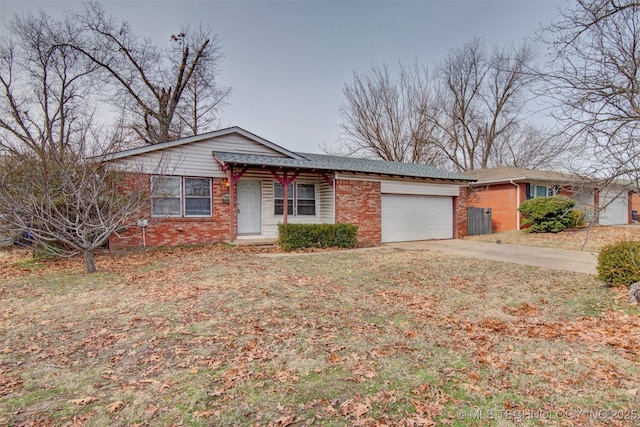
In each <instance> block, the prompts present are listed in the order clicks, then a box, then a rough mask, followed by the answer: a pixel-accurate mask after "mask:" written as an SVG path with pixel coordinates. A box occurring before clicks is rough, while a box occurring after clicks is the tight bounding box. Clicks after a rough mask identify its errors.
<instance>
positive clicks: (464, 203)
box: [453, 187, 470, 239]
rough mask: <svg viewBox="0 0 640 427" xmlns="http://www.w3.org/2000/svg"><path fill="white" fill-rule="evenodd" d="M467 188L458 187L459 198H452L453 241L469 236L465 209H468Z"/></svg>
mask: <svg viewBox="0 0 640 427" xmlns="http://www.w3.org/2000/svg"><path fill="white" fill-rule="evenodd" d="M469 191H470V190H469V188H467V187H460V196H459V197H454V198H453V215H454V218H453V221H454V228H453V230H454V235H453V238H454V239H462V238H463V237H464V236H466V235H467V234H469V230H468V221H467V217H468V215H467V208H468V207H469Z"/></svg>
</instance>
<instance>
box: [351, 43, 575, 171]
mask: <svg viewBox="0 0 640 427" xmlns="http://www.w3.org/2000/svg"><path fill="white" fill-rule="evenodd" d="M533 62H534V53H533V48H532V46H531V45H529V44H523V45H521V46H520V47H514V48H493V49H492V50H490V51H489V50H488V49H486V48H485V46H484V44H483V43H482V42H481V41H480V40H479V39H474V40H472V41H471V42H469V43H466V44H464V45H463V46H461V47H460V48H457V49H453V50H451V51H450V52H449V53H448V54H447V56H446V57H445V59H444V60H443V61H442V62H440V63H439V64H437V66H436V67H435V72H434V73H433V74H429V72H428V71H427V69H426V68H421V67H419V66H418V65H414V66H413V67H411V68H406V67H403V66H402V65H401V66H400V76H399V78H398V79H397V80H394V78H393V77H392V76H391V73H390V71H389V69H388V68H387V67H386V66H385V67H383V68H377V67H374V68H372V69H371V71H370V72H369V73H367V74H358V73H354V79H353V82H352V83H351V84H347V85H345V88H344V91H343V92H344V95H345V99H346V101H345V104H344V105H343V106H342V107H341V109H340V113H341V116H342V124H341V128H342V132H343V135H344V139H345V144H346V146H347V147H348V148H349V150H350V152H352V153H356V152H365V153H368V154H369V155H373V156H375V157H380V158H382V159H386V160H396V161H408V162H418V163H428V164H435V165H438V166H451V167H453V168H455V169H458V170H473V169H477V168H485V167H489V166H497V165H501V164H508V165H517V166H521V167H527V166H539V165H541V164H544V165H548V164H547V163H546V162H547V161H548V160H550V159H555V158H557V157H558V156H559V155H561V154H562V153H563V151H564V143H562V142H561V141H564V140H562V139H557V138H556V139H551V138H548V137H546V136H545V135H544V132H542V130H541V129H537V128H535V127H534V126H533V125H532V124H531V123H528V124H527V123H526V122H527V119H528V117H527V110H526V104H527V102H528V101H529V100H530V97H531V95H532V93H533V92H532V89H533V85H534V83H535V79H536V76H535V73H532V72H531V69H532V68H533ZM533 142H534V143H535V146H536V147H541V146H544V151H542V152H540V151H538V150H535V149H533V147H534V146H533V145H532V143H533Z"/></svg>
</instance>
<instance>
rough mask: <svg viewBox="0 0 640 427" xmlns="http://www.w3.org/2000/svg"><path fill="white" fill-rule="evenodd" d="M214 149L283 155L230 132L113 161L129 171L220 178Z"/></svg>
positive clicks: (223, 175)
mask: <svg viewBox="0 0 640 427" xmlns="http://www.w3.org/2000/svg"><path fill="white" fill-rule="evenodd" d="M214 151H226V152H232V153H242V154H259V155H263V156H264V155H267V156H276V157H284V155H283V154H282V153H279V152H277V151H275V150H273V149H271V148H269V147H267V146H265V145H262V144H260V143H258V142H256V141H253V140H251V139H249V138H246V137H244V136H242V135H239V134H231V135H225V136H220V137H218V138H210V139H207V140H203V141H196V142H192V143H189V144H184V145H179V146H176V147H172V148H167V149H165V150H158V151H150V152H148V153H144V154H138V155H134V156H130V157H126V158H122V159H119V160H117V161H115V162H114V164H116V165H118V166H119V167H121V168H122V169H126V170H129V171H132V172H142V173H149V174H162V175H180V176H202V177H215V178H224V177H226V175H225V173H224V172H223V171H222V167H221V166H220V164H219V163H218V162H217V161H216V160H215V159H214V158H213V152H214ZM159 165H160V166H159Z"/></svg>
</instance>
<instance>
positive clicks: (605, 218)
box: [600, 191, 629, 225]
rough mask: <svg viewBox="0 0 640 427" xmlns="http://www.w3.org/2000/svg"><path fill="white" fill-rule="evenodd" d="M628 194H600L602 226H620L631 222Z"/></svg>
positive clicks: (612, 192)
mask: <svg viewBox="0 0 640 427" xmlns="http://www.w3.org/2000/svg"><path fill="white" fill-rule="evenodd" d="M627 203H628V197H627V195H626V193H624V194H618V193H617V192H614V191H611V192H603V193H601V194H600V206H606V207H605V208H603V209H602V210H601V211H600V225H620V224H627V223H628V222H629V206H628V205H627Z"/></svg>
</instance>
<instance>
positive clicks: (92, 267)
mask: <svg viewBox="0 0 640 427" xmlns="http://www.w3.org/2000/svg"><path fill="white" fill-rule="evenodd" d="M84 266H85V267H86V268H87V273H95V272H96V271H98V270H97V269H96V260H95V258H94V256H93V249H87V250H85V251H84Z"/></svg>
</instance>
